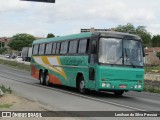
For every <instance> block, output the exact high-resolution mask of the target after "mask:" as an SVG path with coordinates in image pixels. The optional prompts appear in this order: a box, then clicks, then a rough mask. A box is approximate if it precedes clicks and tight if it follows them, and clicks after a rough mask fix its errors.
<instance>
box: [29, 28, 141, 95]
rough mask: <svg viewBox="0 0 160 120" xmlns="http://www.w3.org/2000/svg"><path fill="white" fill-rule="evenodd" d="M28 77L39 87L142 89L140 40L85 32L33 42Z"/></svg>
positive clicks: (125, 90)
mask: <svg viewBox="0 0 160 120" xmlns="http://www.w3.org/2000/svg"><path fill="white" fill-rule="evenodd" d="M32 47H33V54H32V59H31V67H32V71H31V74H32V76H33V77H34V78H37V79H39V80H40V84H42V85H49V84H50V83H52V84H58V85H64V86H70V87H74V88H77V89H78V90H79V91H80V92H81V93H84V92H85V91H86V90H87V89H89V90H95V91H109V92H114V94H115V95H122V94H123V93H124V92H127V91H129V90H132V91H139V92H140V91H142V90H143V89H144V68H143V65H144V64H143V56H144V52H143V49H142V41H141V38H140V37H138V36H137V35H132V34H127V33H120V32H112V31H108V32H88V33H81V34H73V35H68V36H62V37H55V38H47V39H40V40H35V41H34V42H33V46H32Z"/></svg>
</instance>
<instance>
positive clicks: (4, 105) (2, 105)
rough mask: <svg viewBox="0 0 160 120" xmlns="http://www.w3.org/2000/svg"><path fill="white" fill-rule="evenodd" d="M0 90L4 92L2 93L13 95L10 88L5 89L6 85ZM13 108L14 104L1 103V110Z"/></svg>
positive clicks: (1, 86)
mask: <svg viewBox="0 0 160 120" xmlns="http://www.w3.org/2000/svg"><path fill="white" fill-rule="evenodd" d="M0 89H1V90H2V92H3V93H4V94H11V93H12V90H11V88H10V87H5V86H4V85H0ZM1 97H2V96H1ZM11 106H12V104H7V103H5V104H2V103H0V108H10V107H11Z"/></svg>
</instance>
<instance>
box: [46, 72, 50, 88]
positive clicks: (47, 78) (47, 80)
mask: <svg viewBox="0 0 160 120" xmlns="http://www.w3.org/2000/svg"><path fill="white" fill-rule="evenodd" d="M45 83H46V85H47V86H49V85H50V82H49V74H48V73H47V74H46V75H45Z"/></svg>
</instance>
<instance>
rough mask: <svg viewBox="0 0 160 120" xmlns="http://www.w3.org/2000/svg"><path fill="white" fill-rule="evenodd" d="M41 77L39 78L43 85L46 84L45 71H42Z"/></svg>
mask: <svg viewBox="0 0 160 120" xmlns="http://www.w3.org/2000/svg"><path fill="white" fill-rule="evenodd" d="M39 76H40V78H39V80H40V84H41V85H44V84H45V81H44V73H43V72H40V75H39Z"/></svg>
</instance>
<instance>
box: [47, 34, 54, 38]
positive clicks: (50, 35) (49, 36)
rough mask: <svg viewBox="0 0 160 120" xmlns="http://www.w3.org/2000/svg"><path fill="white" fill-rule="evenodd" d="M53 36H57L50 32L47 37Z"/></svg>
mask: <svg viewBox="0 0 160 120" xmlns="http://www.w3.org/2000/svg"><path fill="white" fill-rule="evenodd" d="M52 37H55V35H54V34H52V33H49V34H48V35H47V38H52Z"/></svg>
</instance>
